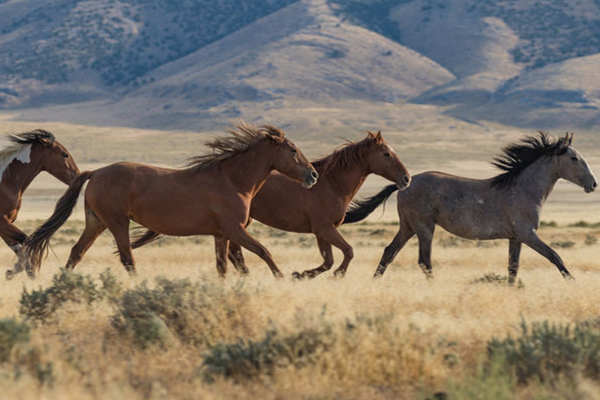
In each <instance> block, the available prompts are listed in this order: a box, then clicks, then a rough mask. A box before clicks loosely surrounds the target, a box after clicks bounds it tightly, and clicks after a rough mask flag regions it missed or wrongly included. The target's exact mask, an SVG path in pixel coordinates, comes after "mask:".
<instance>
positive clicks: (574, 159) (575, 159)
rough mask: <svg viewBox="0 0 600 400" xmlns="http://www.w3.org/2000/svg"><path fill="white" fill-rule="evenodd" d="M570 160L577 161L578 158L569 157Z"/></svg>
mask: <svg viewBox="0 0 600 400" xmlns="http://www.w3.org/2000/svg"><path fill="white" fill-rule="evenodd" d="M571 160H573V161H578V160H579V158H577V157H575V156H573V157H571Z"/></svg>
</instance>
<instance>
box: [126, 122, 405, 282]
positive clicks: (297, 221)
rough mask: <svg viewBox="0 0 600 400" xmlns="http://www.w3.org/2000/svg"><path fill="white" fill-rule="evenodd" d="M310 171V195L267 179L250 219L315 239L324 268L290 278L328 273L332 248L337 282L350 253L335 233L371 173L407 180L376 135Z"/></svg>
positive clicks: (275, 177) (277, 178) (235, 251)
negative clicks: (337, 257) (314, 178)
mask: <svg viewBox="0 0 600 400" xmlns="http://www.w3.org/2000/svg"><path fill="white" fill-rule="evenodd" d="M313 166H314V167H315V169H316V170H317V172H318V173H319V181H318V182H317V183H316V184H315V186H313V187H312V188H311V189H310V190H306V189H304V188H303V187H302V186H301V185H300V184H298V183H297V182H295V181H293V180H291V179H289V178H288V177H286V176H284V175H281V174H279V173H276V172H275V173H272V174H271V175H270V176H269V178H268V179H267V181H266V182H265V184H264V186H263V187H262V189H261V190H260V192H258V194H257V195H256V197H255V198H254V200H253V201H252V204H251V206H250V217H251V218H254V219H256V220H258V221H260V222H262V223H264V224H266V225H269V226H272V227H275V228H277V229H282V230H285V231H291V232H302V233H313V234H314V235H315V236H316V237H317V243H318V246H319V250H320V252H321V255H322V256H323V264H322V265H321V266H319V267H317V268H314V269H310V270H306V271H304V272H302V273H298V272H295V273H294V277H296V278H313V277H315V276H317V275H319V274H321V273H323V272H325V271H328V270H329V269H330V268H331V267H332V265H333V254H332V251H331V246H332V245H333V246H335V247H337V248H339V249H340V250H341V251H342V253H343V254H344V259H343V261H342V263H341V264H340V266H339V267H338V269H337V270H336V271H335V275H336V276H343V275H344V274H345V273H346V270H347V268H348V264H349V263H350V261H351V260H352V258H353V256H354V254H353V251H352V247H351V246H350V245H349V244H348V242H346V240H344V238H343V237H342V235H341V234H340V232H339V231H338V230H337V227H338V226H340V224H341V223H342V221H343V220H344V214H345V212H346V207H347V206H348V203H349V202H350V200H352V197H354V195H355V194H356V192H358V189H360V187H361V185H362V184H363V182H364V181H365V179H366V177H367V176H368V175H369V174H371V173H374V174H377V175H380V176H383V177H384V178H387V179H389V180H390V181H392V182H394V183H395V185H397V187H398V188H400V189H405V188H406V187H408V185H409V184H410V175H409V173H408V172H407V170H406V168H405V167H404V165H403V164H402V162H400V159H399V158H398V155H397V154H396V153H395V152H394V150H393V149H392V148H391V147H390V146H389V145H388V144H387V143H386V142H385V141H384V140H383V138H382V137H381V132H378V133H372V132H368V134H367V137H366V138H365V139H364V140H361V141H359V142H356V143H352V142H351V143H348V144H346V145H344V146H343V147H342V148H341V149H339V150H337V151H335V152H333V153H332V154H330V155H328V156H327V157H324V158H322V159H320V160H317V161H314V162H313ZM249 222H250V221H248V223H249ZM157 237H158V235H157V234H156V233H155V232H146V234H145V235H143V236H141V237H140V238H138V239H137V240H136V241H135V242H134V243H133V247H134V248H135V247H139V246H142V245H144V244H145V243H148V242H150V241H151V240H153V239H156V238H157ZM216 246H217V254H218V255H221V254H226V253H227V248H226V247H224V246H225V244H224V243H222V242H220V243H219V242H217V243H216ZM229 250H230V253H229V258H230V260H231V261H232V263H233V265H234V266H235V267H236V269H237V270H238V271H239V272H241V273H247V272H248V269H247V268H246V266H245V264H244V258H243V255H242V251H241V248H240V246H239V244H238V243H235V242H232V243H231V244H230V249H229ZM221 263H222V266H223V267H222V268H225V265H226V263H227V261H226V260H225V259H224V258H222V259H221Z"/></svg>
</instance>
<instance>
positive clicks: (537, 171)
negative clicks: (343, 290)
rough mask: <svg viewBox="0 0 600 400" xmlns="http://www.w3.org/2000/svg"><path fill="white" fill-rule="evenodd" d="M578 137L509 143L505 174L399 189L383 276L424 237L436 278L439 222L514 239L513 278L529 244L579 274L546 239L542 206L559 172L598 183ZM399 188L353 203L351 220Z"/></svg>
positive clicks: (439, 176)
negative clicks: (575, 144)
mask: <svg viewBox="0 0 600 400" xmlns="http://www.w3.org/2000/svg"><path fill="white" fill-rule="evenodd" d="M572 140H573V135H572V134H571V136H570V137H569V134H567V136H565V137H564V138H561V139H555V138H552V137H551V136H550V135H548V134H546V133H544V132H540V133H539V136H530V137H527V138H525V139H524V140H523V141H522V142H521V143H517V144H513V145H510V146H508V147H506V148H505V149H504V154H503V155H501V156H499V157H497V158H496V159H495V161H494V165H495V166H496V167H498V168H500V169H501V170H502V171H504V172H503V173H501V174H500V175H497V176H495V177H493V178H489V179H469V178H463V177H459V176H452V175H448V174H444V173H441V172H424V173H422V174H418V175H415V176H414V177H413V183H412V184H411V185H410V188H409V189H408V190H405V191H404V192H399V193H398V216H399V217H400V229H399V230H398V233H397V234H396V237H394V239H393V240H392V242H391V243H390V244H389V245H388V246H387V247H386V248H385V251H384V252H383V256H382V257H381V261H379V266H378V267H377V270H376V271H375V277H380V276H381V275H383V273H384V272H385V270H386V268H387V266H388V265H389V264H390V263H391V262H392V261H393V260H394V258H395V257H396V255H397V254H398V252H399V251H400V250H401V249H402V247H404V245H405V244H406V242H407V241H408V240H409V239H410V238H411V237H413V236H414V235H417V238H418V239H419V265H420V266H421V268H422V269H423V272H424V273H425V275H426V276H427V277H431V276H432V275H431V242H432V239H433V232H434V230H435V226H436V225H439V226H441V227H442V228H444V229H446V230H447V231H448V232H450V233H453V234H455V235H457V236H460V237H463V238H467V239H479V240H489V239H508V243H509V245H508V252H509V258H508V259H509V263H508V280H509V283H513V282H514V281H515V279H516V277H517V272H518V269H519V255H520V253H521V245H522V244H523V243H524V244H526V245H528V246H529V247H531V248H532V249H533V250H535V251H536V252H538V253H539V254H541V255H542V256H544V257H546V258H547V259H548V260H549V261H550V262H551V263H553V264H554V265H556V267H557V268H558V270H559V271H560V273H561V274H562V276H563V277H564V278H567V279H568V278H571V274H570V273H569V271H568V270H567V268H566V267H565V265H564V263H563V261H562V260H561V258H560V256H559V255H558V254H557V253H556V252H555V251H554V250H552V249H551V248H550V246H548V245H547V244H546V243H544V242H543V241H542V239H540V238H539V236H538V235H537V233H536V230H537V228H538V226H539V223H540V212H541V209H542V206H543V205H544V202H545V201H546V198H547V197H548V195H550V192H551V191H552V188H553V187H554V184H555V183H556V181H557V180H558V179H559V178H563V179H566V180H568V181H570V182H573V183H575V184H576V185H579V186H581V187H582V188H583V189H584V190H585V192H586V193H590V192H593V191H594V190H595V189H596V187H597V186H598V184H597V182H596V178H595V177H594V174H593V173H592V171H591V170H590V167H589V166H588V164H587V162H586V161H585V158H583V156H582V155H581V154H580V153H579V152H578V151H577V150H575V149H574V148H573V147H572V146H571V142H572ZM395 191H396V188H395V187H393V186H388V187H386V188H384V189H383V190H382V191H381V192H380V193H379V194H377V195H375V196H373V197H371V198H369V199H367V200H365V201H362V202H359V203H356V204H354V206H352V207H350V209H349V210H348V212H347V213H346V220H345V221H344V223H346V222H356V221H360V220H362V219H363V218H365V217H366V216H367V215H369V214H370V213H371V212H373V210H375V208H377V206H378V205H379V204H381V203H383V202H384V201H385V200H386V199H387V198H388V197H389V196H390V195H391V194H392V193H393V192H395Z"/></svg>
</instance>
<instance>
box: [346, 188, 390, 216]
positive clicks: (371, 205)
mask: <svg viewBox="0 0 600 400" xmlns="http://www.w3.org/2000/svg"><path fill="white" fill-rule="evenodd" d="M396 190H398V186H396V185H389V186H386V187H384V188H383V190H382V191H381V192H379V193H377V194H376V195H375V196H372V197H369V198H367V199H365V200H363V201H353V202H352V203H351V204H350V207H348V210H347V211H346V217H345V218H344V222H342V224H351V223H353V222H358V221H362V220H363V219H365V218H367V217H368V216H369V215H370V214H371V213H372V212H373V211H375V209H376V208H377V207H379V205H380V204H381V203H385V202H386V200H387V199H388V198H389V197H390V196H391V195H392V193H394V192H395V191H396Z"/></svg>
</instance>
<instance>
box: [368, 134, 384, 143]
mask: <svg viewBox="0 0 600 400" xmlns="http://www.w3.org/2000/svg"><path fill="white" fill-rule="evenodd" d="M367 138H369V139H373V140H374V141H375V143H377V144H381V142H383V138H382V137H381V131H377V133H375V132H372V131H367Z"/></svg>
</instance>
